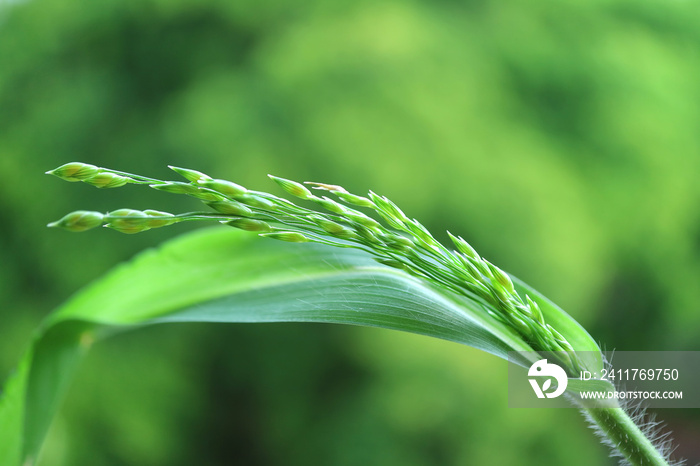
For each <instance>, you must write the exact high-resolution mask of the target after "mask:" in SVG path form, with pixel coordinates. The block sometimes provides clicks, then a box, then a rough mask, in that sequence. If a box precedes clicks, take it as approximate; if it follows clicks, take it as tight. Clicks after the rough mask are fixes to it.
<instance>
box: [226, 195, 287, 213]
mask: <svg viewBox="0 0 700 466" xmlns="http://www.w3.org/2000/svg"><path fill="white" fill-rule="evenodd" d="M236 200H237V201H238V202H242V203H243V204H245V205H249V206H250V207H256V208H258V209H264V210H270V211H275V210H277V205H276V204H275V203H274V202H272V201H270V200H269V199H265V198H263V197H260V196H256V195H254V194H243V195H242V196H236Z"/></svg>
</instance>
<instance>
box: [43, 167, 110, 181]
mask: <svg viewBox="0 0 700 466" xmlns="http://www.w3.org/2000/svg"><path fill="white" fill-rule="evenodd" d="M99 171H100V169H99V168H98V167H96V166H94V165H90V164H88V163H81V162H71V163H66V164H64V165H61V166H60V167H58V168H55V169H53V170H49V171H47V172H46V174H47V175H54V176H57V177H59V178H61V179H63V180H66V181H83V180H86V179H88V178H91V177H93V176H95V175H97V173H98V172H99Z"/></svg>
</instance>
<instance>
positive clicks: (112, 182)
mask: <svg viewBox="0 0 700 466" xmlns="http://www.w3.org/2000/svg"><path fill="white" fill-rule="evenodd" d="M83 181H84V182H85V183H86V184H89V185H91V186H95V187H96V188H119V187H120V186H124V185H125V184H127V183H128V182H129V181H131V180H130V178H127V177H125V176H120V175H115V174H114V173H110V172H103V173H98V174H97V175H95V176H93V177H90V178H88V179H85V180H83Z"/></svg>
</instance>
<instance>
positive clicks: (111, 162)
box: [0, 0, 700, 466]
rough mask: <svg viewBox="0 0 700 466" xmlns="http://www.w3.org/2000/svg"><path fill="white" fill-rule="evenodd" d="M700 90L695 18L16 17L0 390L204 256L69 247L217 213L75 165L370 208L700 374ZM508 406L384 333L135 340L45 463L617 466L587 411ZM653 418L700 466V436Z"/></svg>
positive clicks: (333, 7) (188, 329) (233, 12)
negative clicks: (134, 220) (166, 274)
mask: <svg viewBox="0 0 700 466" xmlns="http://www.w3.org/2000/svg"><path fill="white" fill-rule="evenodd" d="M699 78H700V4H698V3H697V2H687V1H676V2H664V1H648V0H642V1H631V0H610V1H601V2H584V1H582V0H563V1H561V0H560V1H557V2H554V1H548V0H535V1H531V2H498V1H490V0H472V1H465V2H454V1H449V0H442V1H432V2H428V1H423V2H419V1H398V0H397V1H386V2H385V1H382V2H376V1H363V0H360V1H357V0H356V1H346V0H339V1H315V2H314V1H312V2H292V1H288V0H257V1H233V2H226V1H216V0H206V1H203V0H138V1H135V0H119V1H116V0H102V1H99V2H88V1H76V0H67V1H66V0H60V1H59V0H29V1H25V2H16V1H13V2H7V1H5V2H0V177H1V178H2V182H0V263H2V267H1V268H0V297H1V298H2V306H1V308H0V379H4V378H5V377H6V376H7V374H8V373H9V372H10V371H11V369H12V367H13V366H14V364H15V363H16V361H17V360H18V359H19V357H20V354H21V352H22V350H23V348H24V347H25V345H26V344H27V342H28V341H29V339H30V336H31V332H32V330H33V329H34V328H35V327H36V326H37V325H38V324H39V322H40V321H41V319H42V318H43V317H44V316H46V315H47V314H48V313H49V312H50V311H51V310H52V309H54V308H55V307H57V306H58V305H59V304H60V303H61V302H63V301H64V300H65V299H67V298H68V297H69V296H70V295H71V294H72V293H74V292H75V291H76V290H78V289H79V288H80V287H82V286H84V285H86V284H87V283H89V282H90V281H91V280H94V279H95V278H97V277H99V276H100V275H101V274H103V273H104V272H106V271H107V270H109V269H110V268H111V267H112V266H114V265H115V264H116V263H118V262H120V261H123V260H127V259H129V258H130V257H131V256H133V255H134V254H135V253H136V252H138V251H140V250H142V249H145V248H147V247H152V246H155V245H157V244H158V243H160V242H162V241H164V240H166V239H167V238H170V237H172V236H174V235H176V234H178V233H180V232H184V231H186V230H187V229H188V228H191V227H190V226H189V225H187V226H185V225H178V226H175V227H172V228H169V229H165V230H156V231H149V232H147V233H144V234H141V235H135V236H124V235H121V234H119V233H117V232H114V231H104V230H97V231H95V230H93V231H90V232H87V233H84V234H81V235H78V234H71V233H67V232H62V231H54V230H51V231H50V230H47V229H46V228H45V224H46V223H47V222H49V221H52V220H55V219H57V218H59V217H61V216H62V215H63V214H65V213H67V212H69V211H72V210H76V209H87V210H100V211H106V210H114V209H117V208H122V207H130V208H136V209H145V208H156V209H160V210H166V211H174V212H183V211H187V210H191V208H192V207H194V206H195V205H196V201H194V200H189V199H184V198H181V197H177V196H170V195H165V194H163V193H158V192H151V191H150V190H147V189H144V188H139V187H135V186H127V187H125V188H122V189H119V190H113V191H109V192H102V191H96V190H95V189H94V188H91V187H89V186H86V185H82V184H68V183H64V182H61V181H60V180H58V179H55V178H49V177H47V176H45V175H43V172H44V171H46V170H48V169H51V168H54V167H56V166H58V165H60V164H63V163H65V162H69V161H74V160H80V161H84V162H88V163H93V164H97V165H103V166H109V167H111V168H114V169H117V170H124V171H130V172H133V173H140V174H144V175H152V176H154V177H160V178H165V177H175V175H174V174H171V173H169V171H168V170H167V168H166V165H167V164H173V165H179V166H185V167H191V168H195V169H198V170H202V171H204V172H206V173H209V174H211V175H212V176H215V177H218V178H226V179H231V180H233V181H236V182H238V183H241V184H244V185H246V186H249V187H251V188H255V189H262V190H272V191H273V192H279V191H277V190H276V186H275V185H274V184H272V183H270V182H269V181H268V180H267V178H266V176H265V175H266V174H267V173H273V174H276V175H279V176H283V177H287V178H292V179H298V180H314V181H323V182H329V183H334V184H341V185H343V186H345V187H347V188H348V189H350V190H352V191H354V192H364V191H367V190H368V189H372V190H374V191H376V192H378V193H381V194H385V195H387V196H389V197H390V198H391V199H393V200H394V201H395V202H397V203H398V204H399V205H400V206H402V208H404V210H405V211H406V212H407V213H408V214H410V215H411V216H415V217H417V218H419V219H421V221H423V223H424V224H426V225H427V226H428V227H429V228H430V229H431V230H433V231H434V232H436V233H439V238H441V239H445V238H446V236H445V235H444V234H443V233H442V232H443V231H444V230H445V229H449V230H450V231H452V232H455V233H458V234H461V235H462V236H464V237H465V238H467V239H468V240H469V241H470V242H471V243H472V244H473V245H475V247H477V249H478V250H479V251H480V252H481V253H482V255H484V256H486V257H487V258H488V259H490V260H492V261H493V262H495V263H497V264H499V265H500V266H502V267H503V268H504V269H506V270H508V271H509V272H511V273H514V274H515V275H517V276H519V277H521V278H523V279H524V280H525V281H527V282H529V283H530V284H532V285H534V286H535V287H536V288H538V289H539V290H541V291H542V292H543V293H545V294H546V295H547V296H549V297H550V298H552V299H553V300H554V301H556V302H557V303H558V304H560V305H561V306H562V307H563V308H564V309H566V310H567V311H568V312H569V313H571V314H572V315H573V316H574V317H575V318H576V319H578V320H579V321H580V322H581V323H582V324H583V325H584V326H585V327H586V328H588V329H589V331H590V332H591V334H592V335H593V336H594V337H595V338H596V339H597V340H599V341H600V342H601V344H602V345H603V346H604V347H605V348H606V349H613V348H616V349H618V350H699V349H700V348H699V347H698V345H699V343H698V341H699V340H700V338H699V337H700V309H699V306H700V286H699V285H700V183H698V173H700V131H699V128H700V105H699V104H698V102H700V79H699ZM290 247H294V246H293V245H290ZM125 292H126V293H128V290H125ZM115 299H118V297H115ZM505 379H506V363H505V362H503V361H501V360H499V359H497V358H495V357H492V356H490V355H486V354H483V353H481V352H478V351H476V350H472V349H471V348H467V347H462V346H458V345H456V344H452V343H446V342H441V341H434V340H430V339H428V338H424V337H418V336H413V335H404V334H400V333H396V332H390V331H381V330H373V329H357V328H345V327H337V326H328V325H292V324H290V325H170V326H159V327H153V328H145V329H139V330H137V331H134V332H131V333H125V334H123V335H119V336H117V337H114V338H113V339H111V340H107V341H105V342H103V343H101V344H99V345H97V346H96V347H95V348H94V349H93V351H92V352H91V354H90V355H89V356H88V358H87V360H86V361H85V363H84V364H83V365H82V366H81V370H80V373H79V374H78V377H77V379H76V381H75V383H74V385H73V388H72V390H71V392H70V394H69V396H68V399H67V400H66V403H65V405H64V407H63V409H62V411H61V412H60V415H59V416H58V418H57V419H56V422H55V423H54V426H53V428H52V430H51V434H50V437H49V439H48V442H47V445H46V448H45V451H44V457H43V461H42V464H43V465H44V466H59V465H83V464H90V465H93V466H99V465H122V464H138V465H163V464H168V465H192V464H202V465H228V464H241V465H251V466H255V465H273V466H274V465H309V464H324V465H333V466H355V465H365V464H378V465H384V466H393V465H401V466H413V465H455V466H457V465H470V464H473V465H505V464H517V465H542V464H552V465H560V464H567V465H592V464H614V461H612V460H610V459H608V458H607V450H606V448H604V447H602V446H601V445H600V444H599V443H598V441H597V440H596V438H595V437H594V435H593V434H592V432H590V431H588V430H587V428H586V427H585V425H584V422H583V420H582V419H581V418H580V416H579V415H578V413H577V412H576V411H574V410H545V411H532V410H515V409H509V408H508V407H507V393H506V380H505ZM659 415H660V417H661V418H662V419H665V420H666V421H667V422H668V423H669V425H670V426H671V428H672V429H673V430H674V432H675V436H676V438H677V439H678V440H679V443H680V447H679V449H678V450H677V451H678V456H686V457H688V458H689V459H690V460H691V464H692V463H695V462H697V461H700V452H698V450H697V448H698V447H697V446H696V447H693V446H692V445H691V443H694V441H695V440H696V439H697V438H698V437H699V436H700V421H699V418H700V416H699V415H698V412H697V410H666V411H663V412H660V413H659ZM693 448H696V450H693Z"/></svg>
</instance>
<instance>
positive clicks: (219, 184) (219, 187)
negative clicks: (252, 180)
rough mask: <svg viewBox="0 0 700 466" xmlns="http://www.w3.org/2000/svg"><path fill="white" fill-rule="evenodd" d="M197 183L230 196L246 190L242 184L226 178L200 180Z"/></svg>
mask: <svg viewBox="0 0 700 466" xmlns="http://www.w3.org/2000/svg"><path fill="white" fill-rule="evenodd" d="M197 184H199V185H200V186H203V187H205V188H209V189H211V190H213V191H216V192H218V193H221V194H223V195H224V196H226V197H230V198H235V197H237V196H241V195H243V194H246V193H247V192H248V190H247V189H245V188H244V187H243V186H240V185H237V184H236V183H232V182H230V181H226V180H212V179H209V180H201V181H199V182H198V183H197Z"/></svg>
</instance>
